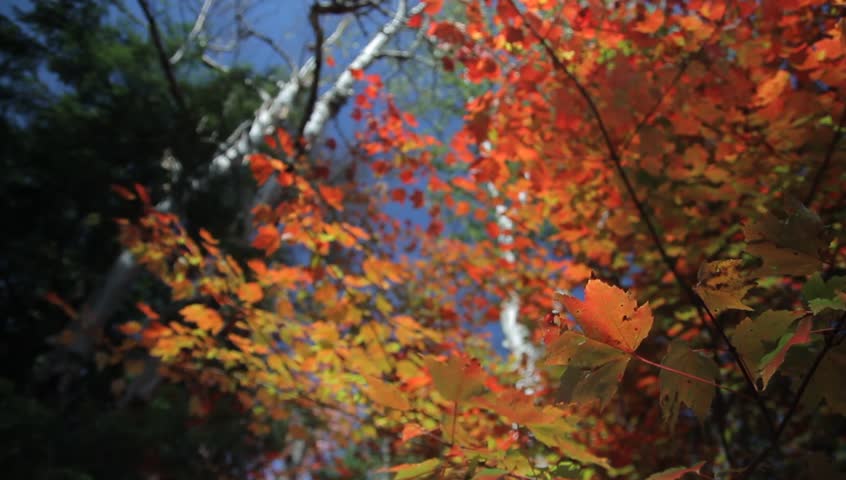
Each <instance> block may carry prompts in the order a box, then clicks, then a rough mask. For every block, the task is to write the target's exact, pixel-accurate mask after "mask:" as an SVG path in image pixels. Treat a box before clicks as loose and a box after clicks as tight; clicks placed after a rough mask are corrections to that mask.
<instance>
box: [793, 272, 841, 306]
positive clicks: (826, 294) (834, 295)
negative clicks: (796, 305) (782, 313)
mask: <svg viewBox="0 0 846 480" xmlns="http://www.w3.org/2000/svg"><path fill="white" fill-rule="evenodd" d="M802 298H803V299H804V300H805V302H807V303H808V305H809V306H810V307H811V311H812V312H814V314H815V315H816V314H819V313H821V312H822V311H823V310H826V309H831V310H846V277H831V278H829V279H828V280H823V279H822V276H821V275H820V274H819V272H817V273H815V274H813V275H812V276H811V277H810V278H808V281H807V282H805V285H803V286H802Z"/></svg>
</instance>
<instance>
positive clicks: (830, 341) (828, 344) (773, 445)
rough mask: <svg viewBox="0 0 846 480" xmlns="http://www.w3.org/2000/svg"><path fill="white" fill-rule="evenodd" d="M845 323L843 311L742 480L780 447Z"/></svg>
mask: <svg viewBox="0 0 846 480" xmlns="http://www.w3.org/2000/svg"><path fill="white" fill-rule="evenodd" d="M844 325H846V313H843V315H841V316H840V319H839V320H838V321H837V325H836V326H835V327H834V331H832V332H830V333H829V334H828V335H826V337H825V344H824V345H823V348H822V350H820V352H819V353H818V354H817V357H816V358H815V359H814V363H813V364H811V368H810V369H808V373H806V374H805V376H804V378H802V383H801V384H799V389H798V390H796V395H795V396H794V397H793V402H792V403H791V404H790V408H789V409H788V410H787V413H785V414H784V419H782V421H781V423H780V424H779V425H778V429H777V430H776V432H775V435H774V437H773V438H772V439H771V440H770V445H769V446H768V447H767V448H765V449H763V450H761V452H760V453H758V455H757V456H756V457H755V459H754V460H752V463H750V464H749V466H747V467H746V469H745V470H744V471H743V474H742V475H741V476H740V480H745V479H747V478H749V477H750V476H751V475H752V474H753V473H755V470H757V469H758V467H759V466H760V465H761V463H762V462H763V461H764V460H766V459H767V457H768V456H769V455H770V454H771V453H772V452H773V451H774V450H776V449H777V448H778V442H779V439H780V438H781V434H782V433H784V430H785V429H786V428H787V424H788V423H790V420H791V419H793V415H794V414H796V411H797V410H798V409H799V404H800V403H801V401H802V395H804V394H805V390H807V389H808V385H810V384H811V380H812V379H813V377H814V374H815V373H817V369H818V368H819V366H820V365H821V364H822V361H823V359H824V358H825V356H826V355H827V354H828V352H829V351H830V350H831V349H832V348H833V347H834V346H835V345H836V344H835V343H834V341H835V338H836V337H837V335H838V334H839V333H840V332H841V331H842V330H843V327H844Z"/></svg>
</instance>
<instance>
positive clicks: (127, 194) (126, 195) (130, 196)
mask: <svg viewBox="0 0 846 480" xmlns="http://www.w3.org/2000/svg"><path fill="white" fill-rule="evenodd" d="M111 188H112V191H114V192H115V193H117V194H118V195H120V196H121V197H123V199H124V200H135V194H134V193H132V191H130V190H129V189H128V188H125V187H121V186H120V185H115V184H112V185H111Z"/></svg>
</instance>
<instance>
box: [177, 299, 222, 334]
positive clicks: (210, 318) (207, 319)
mask: <svg viewBox="0 0 846 480" xmlns="http://www.w3.org/2000/svg"><path fill="white" fill-rule="evenodd" d="M179 313H180V314H181V315H182V316H183V317H185V320H188V321H189V322H193V323H195V324H197V326H198V327H200V328H201V329H203V330H208V331H210V332H211V333H218V332H220V330H221V329H223V318H221V317H220V314H219V313H217V311H216V310H212V309H211V308H209V307H207V306H205V305H200V304H193V305H188V306H187V307H184V308H183V309H182V310H180V311H179Z"/></svg>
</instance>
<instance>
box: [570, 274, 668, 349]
mask: <svg viewBox="0 0 846 480" xmlns="http://www.w3.org/2000/svg"><path fill="white" fill-rule="evenodd" d="M561 303H563V304H564V306H565V307H567V310H568V311H569V312H570V313H571V314H572V315H573V317H575V319H576V322H578V324H579V325H580V326H581V327H582V329H583V330H584V333H585V335H586V336H587V337H589V338H591V339H594V340H596V341H599V342H602V343H605V344H608V345H610V346H612V347H614V348H619V349H621V350H623V351H625V352H629V353H631V352H634V351H635V350H637V347H638V346H639V345H640V342H642V341H643V339H644V338H646V336H647V335H648V334H649V330H650V329H651V328H652V311H651V310H650V308H649V305H648V304H644V305H641V306H640V307H638V305H637V300H635V299H634V297H633V296H632V295H631V294H627V293H626V292H624V291H623V290H621V289H619V288H617V287H614V286H611V285H608V284H606V283H603V282H602V281H600V280H589V281H588V283H587V286H586V287H585V299H584V301H581V300H579V299H577V298H574V297H570V296H564V297H563V298H562V299H561Z"/></svg>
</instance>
